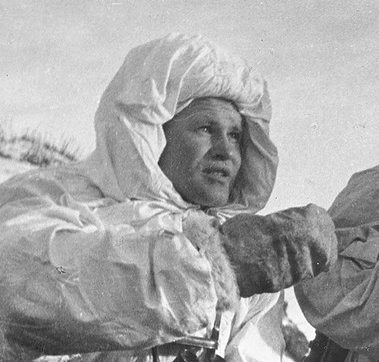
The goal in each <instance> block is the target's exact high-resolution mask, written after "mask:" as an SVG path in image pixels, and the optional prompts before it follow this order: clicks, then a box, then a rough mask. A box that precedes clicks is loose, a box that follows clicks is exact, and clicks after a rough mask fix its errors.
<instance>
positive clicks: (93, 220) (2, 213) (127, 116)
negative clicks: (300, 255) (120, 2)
mask: <svg viewBox="0 0 379 362" xmlns="http://www.w3.org/2000/svg"><path fill="white" fill-rule="evenodd" d="M205 96H212V97H222V98H226V99H230V100H232V101H234V102H235V103H236V105H237V107H238V109H239V111H240V113H241V114H242V115H243V116H244V118H245V120H246V123H247V132H246V134H245V135H244V143H243V161H242V166H241V173H240V176H239V179H238V181H237V183H236V187H235V189H234V190H233V198H234V202H233V203H232V204H231V205H228V206H226V207H223V208H217V209H212V210H209V211H208V214H209V215H213V216H209V215H208V216H207V215H206V214H205V213H204V212H203V211H200V210H199V207H198V206H197V205H191V204H188V203H186V202H185V201H183V199H182V198H181V196H180V195H179V194H178V193H177V192H176V191H175V189H174V188H173V186H172V184H171V182H170V181H169V180H168V179H167V178H166V177H165V175H164V174H163V173H162V171H161V170H160V168H159V166H158V160H159V156H160V154H161V152H162V150H163V148H164V146H165V137H164V133H163V129H162V124H163V123H164V122H166V121H168V120H170V119H171V118H172V117H173V116H174V115H175V114H176V113H177V112H179V111H180V110H181V109H183V108H184V107H185V106H187V105H188V104H190V102H191V101H192V100H193V99H195V98H198V97H205ZM270 116H271V114H270V101H269V98H268V94H267V89H266V84H265V82H264V81H263V80H262V78H260V77H259V76H257V75H256V74H255V73H254V72H253V70H252V69H251V68H250V67H249V66H247V65H246V64H245V62H244V61H242V60H241V59H239V58H237V57H234V56H231V55H229V54H228V53H226V52H225V51H224V50H222V49H220V48H218V47H217V46H215V45H213V44H212V43H210V42H209V41H208V40H207V39H205V38H203V37H201V36H195V37H186V36H184V35H180V34H171V35H169V36H167V37H165V38H163V39H159V40H155V41H152V42H150V43H148V44H145V45H142V46H140V47H137V48H135V49H133V50H131V51H130V52H129V54H128V55H127V57H126V60H125V62H124V64H123V65H122V67H121V69H120V70H119V71H118V73H117V74H116V75H115V77H114V79H113V80H112V82H111V83H110V85H109V86H108V88H107V90H106V91H105V93H104V95H103V97H102V99H101V102H100V105H99V108H98V110H97V113H96V120H95V126H96V134H97V147H96V150H95V151H94V152H93V154H92V155H90V157H89V158H88V159H87V160H85V161H83V162H81V163H78V164H73V165H69V166H65V167H61V168H58V169H50V170H37V171H33V172H30V173H28V174H26V175H22V176H19V177H16V178H15V179H12V180H10V181H9V182H6V183H4V184H3V185H2V186H1V188H0V192H1V196H0V206H1V207H0V258H1V260H0V277H1V279H0V287H1V291H2V292H1V295H0V315H1V321H2V333H3V339H4V338H5V337H4V336H8V337H7V338H8V345H7V346H5V347H3V352H4V353H3V355H4V356H5V357H3V360H1V359H0V361H16V360H17V359H16V355H17V356H20V355H22V353H26V354H27V355H28V358H29V359H25V360H30V356H31V355H32V352H31V351H29V350H28V349H27V348H26V349H24V351H23V352H22V351H21V350H20V349H18V350H17V348H16V346H18V344H17V342H18V339H19V340H21V341H22V340H29V341H32V342H33V346H37V345H39V346H41V345H43V346H47V347H46V348H47V349H46V353H51V352H52V351H53V352H54V353H67V349H70V351H71V352H72V353H74V352H83V351H88V352H90V351H96V350H99V351H101V350H112V349H120V350H122V351H120V352H109V353H106V354H103V353H95V354H88V355H87V356H84V357H83V358H84V360H86V361H87V360H88V361H90V360H96V358H98V360H99V361H100V360H101V361H148V360H149V359H150V358H151V356H150V352H149V351H148V350H144V349H145V348H149V347H151V346H153V345H156V344H164V343H168V342H172V341H175V340H177V339H178V338H180V337H182V336H185V335H188V334H194V333H195V334H197V335H205V334H209V331H210V329H211V328H212V326H213V321H214V317H215V309H216V303H217V297H216V294H215V288H214V280H213V279H212V275H211V270H210V264H209V262H208V260H207V259H206V257H205V256H204V254H203V253H202V251H201V250H200V251H197V250H196V249H195V248H194V247H193V245H192V243H191V242H190V241H189V240H188V239H187V237H186V236H185V235H184V234H183V232H182V231H183V227H182V223H183V221H184V220H185V219H186V218H187V217H188V215H189V213H192V212H195V213H201V214H203V215H204V217H216V218H218V219H219V220H220V221H222V220H225V218H227V217H230V216H232V215H235V214H236V213H238V212H246V211H249V212H256V211H258V210H260V209H261V208H262V207H263V206H264V205H265V203H266V201H267V199H268V197H269V195H270V193H271V190H272V187H273V184H274V180H275V175H276V166H277V153H276V148H275V146H274V145H273V144H272V143H271V141H270V139H269V136H268V126H269V121H270ZM281 303H282V300H281V297H280V294H272V295H262V296H256V297H253V298H251V299H247V300H241V308H240V310H239V311H237V314H236V315H233V314H232V315H230V313H229V322H227V319H228V317H225V318H226V319H225V318H224V319H225V321H224V322H223V323H224V328H223V331H222V336H223V337H222V339H221V341H220V345H221V346H223V347H220V353H223V351H225V353H226V356H227V361H233V362H238V361H241V362H242V361H243V362H246V361H267V356H268V355H269V356H270V361H276V360H277V361H279V360H280V356H281V354H282V350H283V340H282V337H281V332H280V322H281V315H280V313H281V312H280V311H281V309H280V305H281ZM0 337H1V336H0ZM250 339H253V340H254V342H252V343H251V342H250ZM0 341H1V340H0ZM250 343H251V344H250ZM250 346H253V348H250ZM20 351H21V352H20ZM260 351H264V352H262V354H261V352H260ZM28 353H29V354H28ZM7 358H8V359H7ZM19 360H23V359H21V358H19ZM161 360H162V361H166V360H167V361H171V360H172V356H169V357H167V359H161Z"/></svg>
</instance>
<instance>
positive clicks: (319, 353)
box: [295, 166, 379, 362]
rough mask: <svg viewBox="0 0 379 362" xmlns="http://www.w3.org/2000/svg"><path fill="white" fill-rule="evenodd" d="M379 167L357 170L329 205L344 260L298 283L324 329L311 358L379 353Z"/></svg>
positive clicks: (354, 361) (345, 359)
mask: <svg viewBox="0 0 379 362" xmlns="http://www.w3.org/2000/svg"><path fill="white" fill-rule="evenodd" d="M378 185H379V167H378V166H376V167H373V168H370V169H368V170H364V171H361V172H358V173H356V174H355V175H353V176H352V177H351V179H350V180H349V183H348V185H347V186H346V187H345V189H343V190H342V191H341V193H340V194H339V195H338V196H337V198H336V200H335V201H334V202H333V204H332V206H331V207H330V209H329V214H330V215H331V217H332V219H333V221H334V223H335V226H336V235H337V237H338V252H339V255H338V260H337V262H336V263H335V264H334V265H333V267H332V268H331V269H330V270H329V272H327V273H324V274H322V275H320V276H319V277H318V278H315V279H314V280H309V281H307V282H304V284H303V285H299V286H298V287H296V289H295V290H296V296H297V298H298V301H299V304H300V306H301V307H302V309H303V311H304V314H305V316H306V318H307V319H308V320H309V322H310V323H311V324H312V325H313V326H314V327H315V328H316V329H317V330H318V331H319V333H318V335H317V338H316V340H315V341H314V342H312V353H311V355H310V356H309V357H308V359H307V361H309V362H313V361H314V362H315V361H319V362H339V361H341V362H370V361H377V360H378V356H379V338H378V335H379V334H378V333H379V323H378V319H379V314H378V296H379V293H377V291H378V268H379V264H378V250H379V248H378V247H379V197H378V196H379V192H378V190H379V187H378Z"/></svg>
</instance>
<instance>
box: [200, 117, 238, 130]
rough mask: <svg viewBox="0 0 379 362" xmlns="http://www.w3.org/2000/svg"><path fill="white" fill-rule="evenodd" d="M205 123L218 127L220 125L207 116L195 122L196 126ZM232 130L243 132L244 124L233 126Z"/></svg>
mask: <svg viewBox="0 0 379 362" xmlns="http://www.w3.org/2000/svg"><path fill="white" fill-rule="evenodd" d="M204 121H206V122H208V123H209V124H210V125H211V126H217V127H218V126H219V125H220V124H219V123H218V122H216V121H214V120H213V118H212V117H210V116H207V115H204V117H202V118H201V119H196V120H195V124H196V125H197V124H200V123H202V122H204ZM231 129H232V130H233V131H240V132H241V131H242V129H243V125H242V122H241V124H238V125H237V124H233V125H232V126H231Z"/></svg>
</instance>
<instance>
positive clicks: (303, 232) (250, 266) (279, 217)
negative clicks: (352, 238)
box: [219, 204, 337, 297]
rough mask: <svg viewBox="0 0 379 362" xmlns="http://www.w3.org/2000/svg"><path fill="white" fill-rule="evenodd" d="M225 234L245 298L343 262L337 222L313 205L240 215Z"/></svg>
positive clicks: (224, 242) (222, 229)
mask: <svg viewBox="0 0 379 362" xmlns="http://www.w3.org/2000/svg"><path fill="white" fill-rule="evenodd" d="M219 230H220V233H221V235H220V238H221V243H222V245H223V246H224V248H225V251H226V254H227V255H228V257H229V260H230V262H231V264H232V266H233V268H234V271H235V274H236V278H237V284H238V287H239V290H240V296H241V297H250V296H252V295H254V294H259V293H273V292H277V291H279V290H282V289H284V288H288V287H290V286H292V285H294V284H296V283H298V282H300V281H302V280H305V279H310V278H313V277H315V276H317V275H318V274H319V273H321V272H322V271H327V270H328V269H329V267H330V265H332V264H333V263H334V262H335V261H336V260H337V239H336V236H335V233H334V224H333V222H332V220H331V218H330V217H329V216H328V214H327V213H326V211H325V210H324V209H322V208H320V207H318V206H316V205H313V204H310V205H308V206H305V207H296V208H291V209H287V210H284V211H280V212H277V213H273V214H269V215H266V216H259V215H252V214H240V215H237V216H234V217H233V218H231V219H229V220H228V221H226V222H225V223H224V224H223V225H221V226H220V229H219Z"/></svg>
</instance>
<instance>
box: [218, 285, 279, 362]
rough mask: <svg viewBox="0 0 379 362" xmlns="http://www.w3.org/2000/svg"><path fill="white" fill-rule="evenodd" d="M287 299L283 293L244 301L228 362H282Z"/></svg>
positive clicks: (233, 332)
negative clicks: (282, 326)
mask: <svg viewBox="0 0 379 362" xmlns="http://www.w3.org/2000/svg"><path fill="white" fill-rule="evenodd" d="M283 299H284V298H283V292H279V293H273V294H260V295H256V296H253V297H251V298H243V299H241V302H240V308H239V310H238V312H237V314H236V315H235V317H234V320H233V327H232V331H231V335H230V339H229V342H228V344H227V346H226V350H225V360H226V361H227V362H266V361H270V362H271V361H272V362H279V361H281V360H282V355H283V352H284V347H285V343H284V338H283V333H282V330H281V325H282V317H283Z"/></svg>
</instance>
